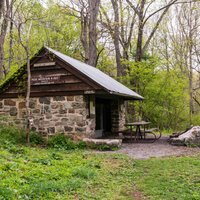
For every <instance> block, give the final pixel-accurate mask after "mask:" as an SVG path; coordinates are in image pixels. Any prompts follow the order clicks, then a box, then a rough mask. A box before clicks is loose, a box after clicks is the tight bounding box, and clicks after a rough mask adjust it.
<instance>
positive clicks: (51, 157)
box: [0, 127, 200, 200]
mask: <svg viewBox="0 0 200 200" xmlns="http://www.w3.org/2000/svg"><path fill="white" fill-rule="evenodd" d="M31 138H32V144H39V145H40V143H41V142H42V141H41V138H40V137H38V136H37V135H35V134H34V133H33V134H32V136H31ZM23 144H24V136H23V134H22V132H21V130H18V129H15V128H4V127H0V200H15V199H23V200H24V199H42V200H43V199H44V200H45V199H49V200H50V199H63V200H68V199H69V200H71V199H75V200H76V199H82V200H90V199H91V200H129V199H134V198H135V199H136V200H137V199H152V200H175V199H176V200H199V199H200V155H198V156H194V157H173V158H159V159H158V158H152V159H148V160H133V159H131V158H129V157H127V156H123V155H117V154H110V153H99V154H98V153H93V152H91V151H89V150H85V149H84V148H85V145H84V144H82V143H77V144H74V143H72V141H71V140H70V139H69V138H65V137H64V136H63V135H59V136H57V137H55V138H53V139H52V140H51V141H50V143H49V146H48V148H39V147H34V148H33V147H27V146H25V145H23ZM133 145H134V144H133Z"/></svg>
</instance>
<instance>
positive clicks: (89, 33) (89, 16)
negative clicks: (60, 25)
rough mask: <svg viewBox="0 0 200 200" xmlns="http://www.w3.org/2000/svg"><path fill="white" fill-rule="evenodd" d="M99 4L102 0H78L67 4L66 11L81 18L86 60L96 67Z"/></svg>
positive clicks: (81, 36) (81, 37) (82, 40)
mask: <svg viewBox="0 0 200 200" xmlns="http://www.w3.org/2000/svg"><path fill="white" fill-rule="evenodd" d="M99 6H100V0H78V1H70V2H68V3H66V4H65V7H66V13H67V14H68V15H72V16H75V17H77V18H78V19H79V20H80V23H81V34H80V40H81V43H82V46H83V50H84V55H83V57H84V61H85V63H87V64H89V65H92V66H94V67H96V65H97V61H98V50H97V34H98V31H97V17H98V14H99Z"/></svg>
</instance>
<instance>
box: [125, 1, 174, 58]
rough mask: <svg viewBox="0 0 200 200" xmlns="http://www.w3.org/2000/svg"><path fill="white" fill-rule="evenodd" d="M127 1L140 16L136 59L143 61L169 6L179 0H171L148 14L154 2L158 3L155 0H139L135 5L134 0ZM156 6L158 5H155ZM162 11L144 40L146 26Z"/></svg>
mask: <svg viewBox="0 0 200 200" xmlns="http://www.w3.org/2000/svg"><path fill="white" fill-rule="evenodd" d="M126 1H127V3H128V4H129V5H130V7H131V8H132V9H133V11H134V12H135V13H136V14H137V16H138V33H137V45H136V55H135V61H141V60H142V58H143V56H144V53H145V51H146V50H147V48H148V46H149V44H150V41H151V40H152V38H153V36H154V34H155V32H156V31H157V29H158V27H159V25H160V23H161V22H162V20H163V18H164V16H165V15H166V13H167V12H168V10H169V8H170V7H171V6H172V5H173V4H175V3H176V2H177V1H178V0H170V1H169V2H167V3H166V4H165V5H164V6H162V7H160V8H158V9H155V10H154V11H153V12H151V13H150V14H149V15H148V16H146V15H147V13H149V12H150V11H149V10H150V8H151V6H152V5H153V3H157V2H156V1H155V0H152V1H147V0H141V1H139V2H138V4H137V5H134V4H133V3H132V1H130V0H126ZM154 6H155V5H154ZM155 7H156V6H155ZM159 13H161V14H160V15H159V16H157V20H156V22H155V23H154V24H153V27H152V29H151V31H150V33H149V35H148V36H147V39H146V41H144V30H145V26H146V25H147V22H148V21H149V20H150V19H151V18H152V17H153V16H155V15H157V14H159Z"/></svg>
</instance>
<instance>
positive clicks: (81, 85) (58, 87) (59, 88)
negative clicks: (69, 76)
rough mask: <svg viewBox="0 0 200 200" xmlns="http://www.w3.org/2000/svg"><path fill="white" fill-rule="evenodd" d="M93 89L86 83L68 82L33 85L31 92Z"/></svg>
mask: <svg viewBox="0 0 200 200" xmlns="http://www.w3.org/2000/svg"><path fill="white" fill-rule="evenodd" d="M91 89H92V87H91V86H89V85H87V84H85V83H70V84H69V83H68V84H57V85H35V86H32V87H31V92H44V91H48V92H57V91H77V90H79V91H85V90H91Z"/></svg>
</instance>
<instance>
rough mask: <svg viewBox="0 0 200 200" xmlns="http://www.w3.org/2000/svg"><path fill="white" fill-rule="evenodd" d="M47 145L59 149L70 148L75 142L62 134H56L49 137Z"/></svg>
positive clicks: (72, 147) (73, 146)
mask: <svg viewBox="0 0 200 200" xmlns="http://www.w3.org/2000/svg"><path fill="white" fill-rule="evenodd" d="M48 146H49V147H52V148H55V149H59V150H71V149H75V148H76V144H75V143H74V142H73V141H72V140H71V139H70V138H69V137H67V136H65V135H64V134H58V135H55V136H53V137H52V138H50V139H49V141H48Z"/></svg>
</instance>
